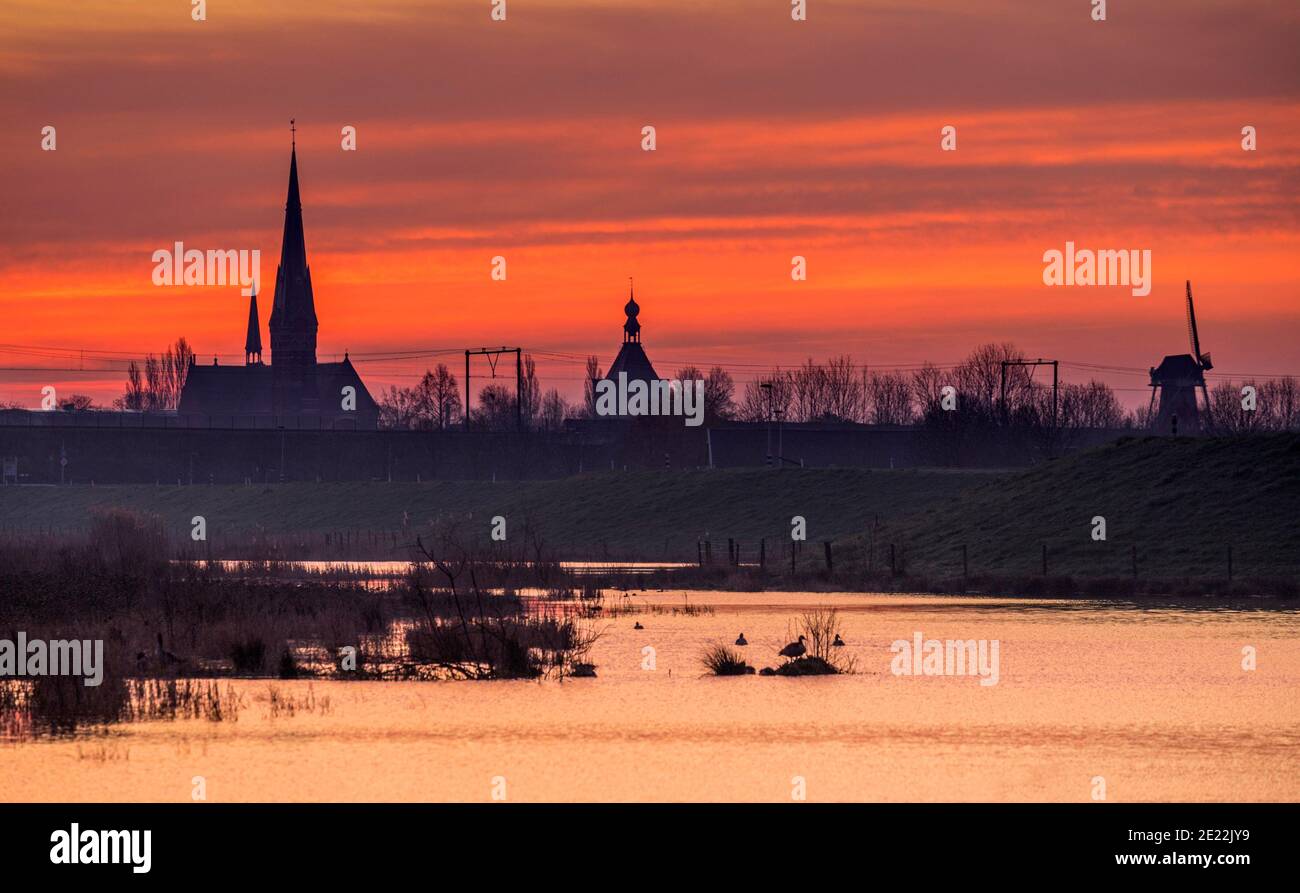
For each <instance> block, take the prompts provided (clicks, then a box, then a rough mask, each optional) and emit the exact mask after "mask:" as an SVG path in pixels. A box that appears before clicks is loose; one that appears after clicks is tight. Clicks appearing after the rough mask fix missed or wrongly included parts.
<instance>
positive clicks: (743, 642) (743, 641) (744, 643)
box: [736, 633, 749, 645]
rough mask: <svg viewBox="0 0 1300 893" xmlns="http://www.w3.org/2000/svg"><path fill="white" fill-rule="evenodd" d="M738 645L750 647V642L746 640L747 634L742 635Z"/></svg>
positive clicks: (737, 642) (737, 641)
mask: <svg viewBox="0 0 1300 893" xmlns="http://www.w3.org/2000/svg"><path fill="white" fill-rule="evenodd" d="M736 644H737V645H748V644H749V642H748V641H746V639H745V634H744V633H741V634H740V637H739V638H737V639H736Z"/></svg>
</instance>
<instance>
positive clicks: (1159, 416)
mask: <svg viewBox="0 0 1300 893" xmlns="http://www.w3.org/2000/svg"><path fill="white" fill-rule="evenodd" d="M1187 336H1188V338H1189V340H1190V341H1191V345H1192V352H1191V353H1190V354H1185V353H1184V354H1173V355H1170V356H1167V357H1165V358H1164V359H1163V360H1161V361H1160V365H1159V366H1155V367H1154V368H1152V369H1151V408H1152V409H1154V408H1155V405H1156V399H1157V398H1159V400H1160V409H1159V411H1158V412H1157V413H1156V415H1155V419H1154V421H1153V422H1152V423H1151V429H1152V430H1153V431H1155V432H1156V433H1158V434H1200V433H1201V431H1202V430H1203V429H1204V428H1205V427H1206V424H1207V423H1208V421H1209V417H1210V393H1209V391H1208V390H1207V389H1206V387H1205V373H1206V372H1207V371H1209V370H1210V369H1213V368H1214V364H1213V363H1211V362H1210V355H1209V354H1208V353H1201V338H1200V335H1199V334H1197V331H1196V309H1195V307H1193V306H1192V283H1191V282H1188V283H1187ZM1197 388H1200V389H1201V396H1202V397H1203V398H1204V408H1201V407H1198V405H1197V402H1198V401H1197V399H1196V389H1197ZM1202 413H1204V419H1202Z"/></svg>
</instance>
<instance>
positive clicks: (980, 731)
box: [0, 591, 1300, 801]
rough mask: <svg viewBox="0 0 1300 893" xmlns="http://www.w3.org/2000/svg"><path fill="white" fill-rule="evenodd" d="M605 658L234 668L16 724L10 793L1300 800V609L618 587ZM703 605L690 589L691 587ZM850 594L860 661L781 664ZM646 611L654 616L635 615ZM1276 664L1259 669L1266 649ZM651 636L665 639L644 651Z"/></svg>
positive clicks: (604, 626) (0, 789) (123, 797)
mask: <svg viewBox="0 0 1300 893" xmlns="http://www.w3.org/2000/svg"><path fill="white" fill-rule="evenodd" d="M606 602H607V604H609V605H611V607H612V606H615V605H622V606H624V607H625V608H630V609H632V610H633V611H634V613H627V614H620V615H618V616H616V617H613V618H608V619H603V620H601V619H598V620H595V621H593V622H594V625H595V627H596V628H597V629H598V630H600V631H601V636H600V638H599V640H598V641H597V643H596V644H595V646H594V648H593V650H592V652H591V654H590V659H591V661H592V662H593V663H594V664H595V665H596V672H597V678H566V679H563V680H562V681H561V680H555V679H549V680H544V681H494V682H478V681H455V682H414V681H408V682H345V681H332V680H313V681H307V680H294V681H279V680H267V679H256V680H254V679H223V680H220V682H219V684H220V686H221V687H222V690H223V691H227V690H228V692H229V695H230V697H231V698H232V700H234V701H238V702H239V703H240V704H242V709H240V710H239V711H238V717H237V719H235V720H233V721H232V720H230V719H227V720H225V721H222V722H211V721H207V720H203V719H187V720H174V721H145V722H138V723H129V724H119V725H115V726H112V727H111V728H110V729H109V730H108V731H104V732H96V733H91V734H85V735H79V736H76V737H71V738H57V739H49V738H42V739H36V740H20V741H12V740H11V741H7V742H3V743H0V800H5V801H26V800H30V801H133V800H144V801H188V800H190V799H191V792H192V791H193V790H194V786H195V777H196V776H202V779H203V784H204V785H205V787H206V794H207V798H208V800H210V801H240V800H244V801H247V800H254V801H312V800H326V801H337V800H415V801H486V800H490V799H492V798H493V795H494V794H495V795H496V796H498V797H501V796H504V797H505V798H506V799H508V800H511V801H539V800H547V801H609V800H614V801H623V800H666V801H789V800H790V799H791V797H792V794H794V793H797V792H799V791H800V790H803V791H806V796H807V799H808V800H810V801H836V800H838V801H864V800H865V801H876V800H883V801H903V800H922V801H946V800H958V801H962V800H976V801H987V800H997V801H1001V800H1013V801H1021V800H1023V801H1030V800H1060V801H1087V800H1091V799H1093V795H1094V791H1096V790H1098V781H1097V779H1098V778H1100V779H1104V786H1105V795H1106V799H1108V800H1111V801H1137V800H1200V801H1214V800H1223V801H1254V800H1284V801H1296V800H1300V697H1298V696H1297V692H1298V691H1300V613H1297V612H1295V611H1294V610H1276V609H1270V610H1251V609H1245V608H1222V609H1205V608H1197V609H1195V610H1192V609H1187V608H1157V607H1132V606H1128V605H1118V604H1108V603H1100V602H1080V601H1070V602H1044V601H1023V600H1012V599H990V598H979V599H976V598H941V597H930V596H899V595H847V594H846V595H837V594H829V595H828V594H825V593H817V594H805V593H780V592H760V593H732V592H690V593H683V592H680V591H674V592H662V593H637V594H628V595H627V597H626V598H625V597H624V596H623V594H622V593H615V594H612V595H611V594H607V597H606ZM687 605H689V606H692V608H691V610H690V611H689V612H687V611H686V610H685V608H686V606H687ZM826 605H831V606H834V607H836V608H837V609H838V611H839V620H840V626H841V629H842V632H843V636H844V641H845V643H846V644H845V646H844V647H843V648H842V649H838V650H837V653H838V654H842V655H843V657H844V658H845V659H851V661H852V662H853V663H854V664H855V670H856V672H854V673H853V674H850V675H839V676H820V677H808V678H784V677H765V676H761V675H747V676H737V677H726V678H720V677H714V676H710V675H705V673H706V671H705V669H704V667H703V665H702V664H701V660H700V658H701V655H702V653H703V652H704V650H705V649H706V648H707V647H708V646H710V645H715V644H721V643H725V644H730V643H732V642H734V641H735V640H736V638H737V636H738V635H739V634H740V633H742V632H743V633H744V636H745V638H746V640H747V642H748V644H747V645H746V646H744V647H738V648H736V650H737V651H739V652H741V653H742V654H743V656H744V657H745V658H746V659H747V660H748V662H749V663H750V664H752V665H753V666H755V667H757V668H762V667H767V666H777V665H779V664H780V663H781V661H782V660H783V658H781V657H779V656H778V654H777V652H778V650H779V649H780V648H781V647H782V646H784V645H785V644H786V643H787V642H789V641H790V640H791V638H792V634H793V632H794V630H795V621H796V620H797V618H798V617H799V616H800V614H802V612H804V611H806V610H809V609H811V608H814V607H817V606H826ZM638 623H639V624H640V625H641V626H643V627H644V628H643V629H636V628H635V624H638ZM918 633H919V634H921V636H922V637H923V638H924V639H926V640H931V639H938V640H947V639H961V640H972V639H973V640H986V641H990V642H991V641H992V640H997V642H998V643H999V645H998V652H997V653H998V663H999V665H998V672H997V683H996V684H987V685H981V684H980V681H981V680H980V678H979V677H978V676H975V675H969V674H967V675H960V676H925V675H920V676H909V675H895V674H894V673H893V672H891V664H892V662H894V661H895V659H896V657H897V655H896V654H895V652H894V651H891V643H893V642H895V641H896V640H907V641H913V640H914V637H915V635H916V634H918ZM1247 646H1249V647H1251V648H1253V649H1254V651H1255V654H1256V660H1257V668H1256V669H1254V670H1245V669H1243V666H1242V662H1243V648H1247ZM647 649H649V650H647Z"/></svg>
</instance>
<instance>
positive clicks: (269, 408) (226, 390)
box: [177, 359, 378, 425]
mask: <svg viewBox="0 0 1300 893" xmlns="http://www.w3.org/2000/svg"><path fill="white" fill-rule="evenodd" d="M305 375H306V376H307V377H308V378H314V379H315V381H314V382H309V383H310V384H314V385H315V389H314V393H315V394H316V395H318V397H319V399H320V403H321V405H320V407H319V410H318V412H319V414H320V415H323V416H342V417H346V416H349V415H351V413H347V412H344V410H343V408H342V392H343V388H344V387H346V386H348V385H351V386H352V387H354V388H356V391H357V408H356V415H358V416H360V417H361V419H359V421H364V422H366V423H368V424H371V425H373V424H374V417H373V414H374V413H377V411H378V407H377V404H376V403H375V401H374V398H373V397H371V396H370V392H369V391H368V390H366V385H365V383H364V382H363V381H362V380H361V376H360V375H358V374H357V370H356V367H354V366H353V365H352V362H351V361H350V360H348V359H344V360H343V361H342V362H339V363H317V364H316V366H315V370H314V374H313V373H312V372H307V373H305ZM274 376H275V369H274V367H273V366H266V365H259V364H253V365H248V366H216V365H213V366H204V365H201V364H197V363H196V364H194V365H192V366H190V368H189V372H188V373H187V374H186V376H185V387H184V388H183V389H182V390H181V400H180V405H179V406H178V407H177V411H178V412H179V413H181V414H182V415H189V414H195V415H269V414H271V413H273V412H274V411H275V410H274V403H273V400H274V397H273V394H274V381H275V378H274Z"/></svg>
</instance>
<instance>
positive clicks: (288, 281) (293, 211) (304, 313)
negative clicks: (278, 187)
mask: <svg viewBox="0 0 1300 893" xmlns="http://www.w3.org/2000/svg"><path fill="white" fill-rule="evenodd" d="M316 328H317V324H316V301H315V298H314V297H313V295H312V290H311V269H310V268H309V267H308V266H307V243H306V239H305V238H304V236H303V229H302V199H301V197H300V195H299V193H298V147H297V142H296V140H295V142H294V146H293V148H292V150H291V152H290V155H289V197H288V199H287V200H286V202H285V206H284V238H283V239H282V240H281V242H280V266H279V267H278V268H277V269H276V271H275V300H274V303H273V304H272V305H271V324H270V329H271V370H272V372H273V377H274V385H273V387H274V395H273V396H274V400H273V402H274V407H275V412H277V413H286V414H294V413H300V412H314V411H315V410H316V408H317V404H318V394H317V393H316Z"/></svg>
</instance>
